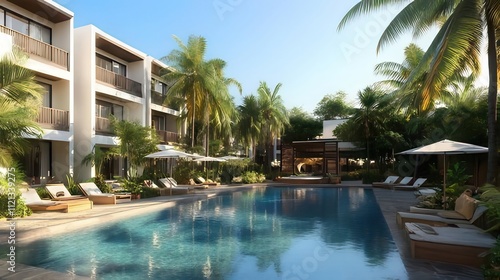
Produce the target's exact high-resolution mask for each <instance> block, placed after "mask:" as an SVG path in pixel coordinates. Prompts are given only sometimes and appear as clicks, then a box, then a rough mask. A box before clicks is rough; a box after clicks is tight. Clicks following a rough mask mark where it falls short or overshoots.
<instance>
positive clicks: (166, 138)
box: [156, 130, 179, 143]
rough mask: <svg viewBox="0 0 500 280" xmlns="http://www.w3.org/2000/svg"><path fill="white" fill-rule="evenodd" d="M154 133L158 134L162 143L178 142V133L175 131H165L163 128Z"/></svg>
mask: <svg viewBox="0 0 500 280" xmlns="http://www.w3.org/2000/svg"><path fill="white" fill-rule="evenodd" d="M156 135H158V138H160V141H161V142H163V143H167V142H174V143H178V142H179V133H176V132H171V131H165V130H156Z"/></svg>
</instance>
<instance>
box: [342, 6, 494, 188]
mask: <svg viewBox="0 0 500 280" xmlns="http://www.w3.org/2000/svg"><path fill="white" fill-rule="evenodd" d="M398 4H405V5H406V6H405V7H404V8H403V9H402V10H401V11H400V12H399V13H398V14H397V15H396V16H395V18H394V19H393V20H392V21H391V23H390V24H389V26H388V27H387V28H386V29H385V30H384V32H383V33H382V36H381V38H380V40H379V43H378V46H377V51H379V50H380V49H381V48H382V47H384V46H385V45H387V44H389V43H391V42H394V41H395V40H396V39H397V38H398V37H399V36H400V35H402V34H403V33H404V32H406V31H407V30H413V35H414V36H419V35H421V34H423V32H425V31H426V30H428V29H429V27H431V26H433V25H436V24H438V25H440V29H439V31H438V33H437V35H436V37H435V38H434V40H433V41H432V43H431V44H430V46H429V48H428V49H427V51H426V52H425V55H424V57H423V58H422V60H421V62H420V63H419V65H418V67H417V68H416V69H414V70H413V71H412V73H411V75H410V76H409V78H408V82H407V83H405V87H410V86H411V85H412V83H413V81H415V80H416V79H417V78H418V77H420V76H421V74H422V73H424V72H427V75H426V78H425V79H424V81H423V84H422V100H421V101H420V102H421V103H422V105H421V106H422V108H423V109H426V108H427V107H428V106H429V105H430V104H432V103H433V100H434V99H436V98H439V96H440V94H441V92H442V90H443V89H444V88H445V87H446V86H447V82H448V81H449V80H450V78H451V77H453V76H455V75H457V73H467V72H472V73H474V74H477V73H479V71H480V65H479V57H480V53H481V44H482V41H483V38H484V36H483V35H484V32H485V29H486V38H487V49H488V50H487V51H488V68H489V71H488V73H489V87H488V148H489V152H488V172H487V182H489V183H494V182H495V179H496V178H495V177H496V168H497V153H498V151H497V145H496V129H497V127H496V124H497V108H496V107H497V94H498V93H497V90H498V82H499V81H498V72H500V71H499V67H498V61H497V46H496V44H497V37H496V33H498V32H499V30H500V1H498V0H457V1H445V0H436V1H427V0H414V1H411V2H409V3H408V1H403V0H400V1H393V0H385V1H384V0H382V1H373V0H362V1H360V2H358V3H357V4H356V5H355V6H353V7H352V8H351V9H350V10H349V11H348V12H347V14H346V15H345V16H344V18H343V19H342V20H341V22H340V23H339V26H338V29H342V28H343V27H344V26H345V25H346V24H347V23H348V22H350V21H351V20H352V19H354V18H356V17H358V16H360V15H362V14H366V13H370V12H373V11H376V10H381V9H383V8H386V6H389V5H398Z"/></svg>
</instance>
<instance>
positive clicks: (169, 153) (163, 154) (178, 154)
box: [146, 149, 201, 177]
mask: <svg viewBox="0 0 500 280" xmlns="http://www.w3.org/2000/svg"><path fill="white" fill-rule="evenodd" d="M198 157H201V156H197V155H193V154H190V153H186V152H183V151H179V150H174V149H168V150H163V151H159V152H154V153H152V154H149V155H147V156H146V158H167V159H168V158H191V159H194V158H198ZM170 177H172V165H170Z"/></svg>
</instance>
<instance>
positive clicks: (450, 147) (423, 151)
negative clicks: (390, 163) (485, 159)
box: [397, 139, 488, 209]
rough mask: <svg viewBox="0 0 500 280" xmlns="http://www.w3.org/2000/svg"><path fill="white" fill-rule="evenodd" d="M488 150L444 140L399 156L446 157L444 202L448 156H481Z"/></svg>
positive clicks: (404, 152)
mask: <svg viewBox="0 0 500 280" xmlns="http://www.w3.org/2000/svg"><path fill="white" fill-rule="evenodd" d="M487 152H488V148H486V147H482V146H477V145H473V144H469V143H463V142H457V141H451V140H448V139H444V140H442V141H439V142H436V143H433V144H429V145H425V146H421V147H418V148H413V149H410V150H406V151H403V152H400V153H397V154H399V155H444V156H443V159H444V160H443V166H444V169H445V170H444V172H443V202H445V201H446V193H445V191H446V155H459V154H480V153H487ZM444 208H445V209H446V203H445V204H444Z"/></svg>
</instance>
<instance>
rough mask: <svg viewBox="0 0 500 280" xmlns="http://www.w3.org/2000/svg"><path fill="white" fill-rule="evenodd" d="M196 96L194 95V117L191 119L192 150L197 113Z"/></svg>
mask: <svg viewBox="0 0 500 280" xmlns="http://www.w3.org/2000/svg"><path fill="white" fill-rule="evenodd" d="M195 101H196V99H195V95H194V94H193V115H192V117H191V148H194V115H195V113H196V104H195Z"/></svg>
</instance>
